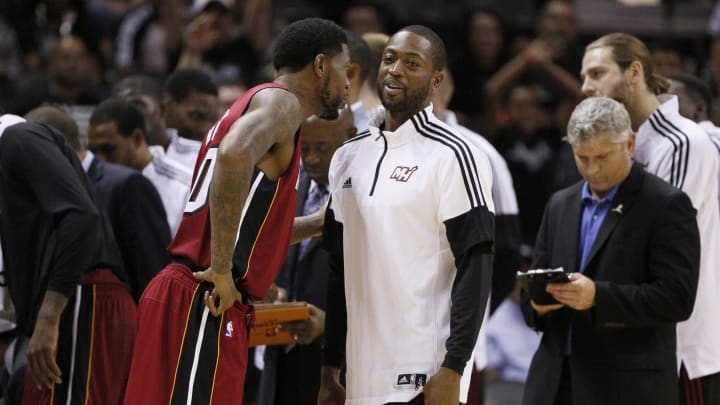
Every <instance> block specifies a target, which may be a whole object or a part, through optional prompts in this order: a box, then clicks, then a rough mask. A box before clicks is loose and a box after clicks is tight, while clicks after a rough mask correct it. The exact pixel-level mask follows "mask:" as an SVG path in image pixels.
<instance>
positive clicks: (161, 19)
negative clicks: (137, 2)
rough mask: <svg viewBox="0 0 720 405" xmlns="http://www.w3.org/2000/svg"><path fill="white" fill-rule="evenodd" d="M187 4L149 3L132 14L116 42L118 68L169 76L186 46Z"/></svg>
mask: <svg viewBox="0 0 720 405" xmlns="http://www.w3.org/2000/svg"><path fill="white" fill-rule="evenodd" d="M184 10H185V8H184V2H183V1H182V0H148V1H146V2H145V4H143V5H142V6H140V7H138V8H136V9H134V10H132V11H130V12H129V13H128V14H127V15H126V16H125V17H124V18H123V20H122V22H121V23H120V27H119V28H118V34H117V37H116V38H115V55H114V61H115V63H114V64H115V67H117V68H118V69H119V70H121V71H144V72H146V73H151V74H165V73H167V72H169V71H170V70H172V68H173V67H174V66H175V63H174V61H175V59H176V58H177V56H175V57H173V55H177V54H178V53H179V52H180V48H181V44H182V30H180V29H178V27H182V26H183V11H184Z"/></svg>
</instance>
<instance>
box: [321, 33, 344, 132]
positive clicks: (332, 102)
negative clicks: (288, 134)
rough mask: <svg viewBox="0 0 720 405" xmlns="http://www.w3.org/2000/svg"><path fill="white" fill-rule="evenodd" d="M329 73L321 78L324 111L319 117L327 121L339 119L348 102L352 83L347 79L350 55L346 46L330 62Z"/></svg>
mask: <svg viewBox="0 0 720 405" xmlns="http://www.w3.org/2000/svg"><path fill="white" fill-rule="evenodd" d="M328 61H329V67H330V69H329V70H328V73H327V74H326V75H325V76H323V77H322V78H321V83H320V89H319V91H320V103H321V107H322V111H321V112H320V113H319V114H318V116H320V117H323V118H325V119H335V118H337V117H338V109H340V108H342V107H343V106H344V105H345V103H346V102H347V93H348V88H349V87H350V82H349V81H348V77H347V70H348V68H349V67H350V53H349V51H348V47H347V45H346V44H343V45H342V52H340V53H338V54H337V55H334V56H333V57H332V58H330V59H329V60H328Z"/></svg>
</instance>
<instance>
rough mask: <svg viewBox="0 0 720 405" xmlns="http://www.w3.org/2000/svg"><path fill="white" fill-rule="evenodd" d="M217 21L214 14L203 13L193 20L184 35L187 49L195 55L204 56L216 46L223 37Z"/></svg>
mask: <svg viewBox="0 0 720 405" xmlns="http://www.w3.org/2000/svg"><path fill="white" fill-rule="evenodd" d="M216 20H217V18H216V17H215V16H214V15H213V14H208V13H202V14H200V15H199V16H197V17H196V18H195V19H193V20H192V21H191V22H190V24H188V26H187V28H186V29H185V32H184V34H183V36H184V39H185V49H187V50H188V51H189V52H192V53H193V54H202V53H203V52H205V51H206V50H208V49H209V48H210V47H212V46H213V45H215V44H216V43H217V42H218V41H219V40H220V38H221V37H222V33H221V32H220V30H218V28H217V21H216Z"/></svg>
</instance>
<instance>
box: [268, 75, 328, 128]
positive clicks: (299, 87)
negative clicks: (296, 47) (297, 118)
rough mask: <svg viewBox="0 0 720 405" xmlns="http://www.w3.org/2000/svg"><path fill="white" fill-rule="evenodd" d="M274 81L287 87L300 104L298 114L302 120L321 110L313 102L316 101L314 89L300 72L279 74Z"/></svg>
mask: <svg viewBox="0 0 720 405" xmlns="http://www.w3.org/2000/svg"><path fill="white" fill-rule="evenodd" d="M274 81H275V83H278V84H282V85H284V86H285V87H287V88H288V90H290V92H291V93H292V94H293V95H295V97H297V99H298V101H299V102H300V113H301V114H302V119H303V120H304V119H305V118H308V117H309V116H311V115H313V114H317V113H319V112H320V111H321V110H322V109H321V108H320V106H319V105H317V102H316V101H314V100H316V99H317V96H316V94H317V91H316V88H315V87H314V86H313V85H312V84H311V83H312V82H311V81H310V80H307V78H306V77H304V75H302V73H301V72H298V73H281V74H278V76H277V77H276V78H275V80H274ZM311 100H312V101H311Z"/></svg>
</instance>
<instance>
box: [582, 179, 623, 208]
mask: <svg viewBox="0 0 720 405" xmlns="http://www.w3.org/2000/svg"><path fill="white" fill-rule="evenodd" d="M618 188H620V184H616V185H615V187H613V188H611V189H610V192H609V193H607V195H606V196H605V197H603V198H601V199H599V200H598V199H596V198H595V197H593V195H592V193H591V192H590V186H589V185H588V182H587V181H586V182H585V183H584V184H583V188H582V194H581V198H582V201H583V202H584V203H585V204H589V203H591V202H594V203H596V204H602V203H605V202H611V201H612V200H614V199H615V194H617V191H618Z"/></svg>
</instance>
